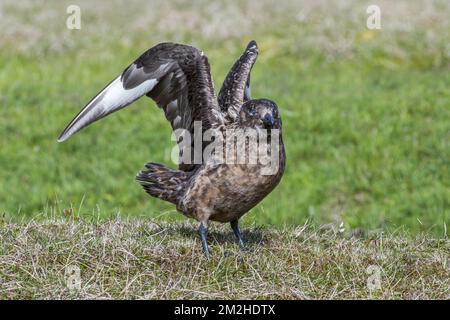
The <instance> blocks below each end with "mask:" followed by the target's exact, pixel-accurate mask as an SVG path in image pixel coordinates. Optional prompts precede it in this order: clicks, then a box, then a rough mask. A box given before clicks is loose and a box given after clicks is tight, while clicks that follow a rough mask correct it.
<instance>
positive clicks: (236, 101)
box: [218, 40, 258, 121]
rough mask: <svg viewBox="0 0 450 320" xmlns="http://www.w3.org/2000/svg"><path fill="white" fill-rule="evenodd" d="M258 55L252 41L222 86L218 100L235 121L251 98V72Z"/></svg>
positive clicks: (224, 110)
mask: <svg viewBox="0 0 450 320" xmlns="http://www.w3.org/2000/svg"><path fill="white" fill-rule="evenodd" d="M257 57H258V46H257V45H256V42H255V41H254V40H253V41H250V43H249V44H248V45H247V48H246V49H245V51H244V53H243V54H242V55H241V57H240V58H239V59H238V60H237V61H236V62H235V63H234V65H233V67H232V68H231V70H230V72H229V73H228V75H227V77H226V78H225V80H224V82H223V84H222V88H221V89H220V92H219V97H218V102H219V106H220V109H221V111H222V112H223V113H226V114H227V116H228V117H229V118H230V119H231V121H233V120H234V119H236V117H237V115H238V112H239V109H240V108H241V106H242V104H243V103H244V102H245V101H247V100H250V99H251V97H250V72H251V70H252V67H253V64H254V63H255V61H256V58H257Z"/></svg>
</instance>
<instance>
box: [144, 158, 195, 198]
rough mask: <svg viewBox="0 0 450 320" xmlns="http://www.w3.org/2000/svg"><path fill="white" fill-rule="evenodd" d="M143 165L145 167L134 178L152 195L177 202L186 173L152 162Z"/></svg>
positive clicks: (185, 180) (186, 178) (186, 177)
mask: <svg viewBox="0 0 450 320" xmlns="http://www.w3.org/2000/svg"><path fill="white" fill-rule="evenodd" d="M145 167H146V169H144V170H142V171H141V172H139V173H138V174H137V175H136V180H137V181H138V182H139V183H140V184H141V186H142V187H143V188H144V190H145V191H146V192H147V193H148V194H149V195H151V196H153V197H157V198H160V199H163V200H166V201H169V202H172V203H174V204H177V202H178V199H179V197H180V196H182V193H183V190H184V186H185V183H186V182H187V180H188V177H189V176H188V174H187V173H186V172H184V171H179V170H172V169H169V168H166V167H164V166H163V165H161V164H159V163H153V162H149V163H147V164H146V165H145Z"/></svg>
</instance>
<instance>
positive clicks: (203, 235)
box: [198, 222, 209, 258]
mask: <svg viewBox="0 0 450 320" xmlns="http://www.w3.org/2000/svg"><path fill="white" fill-rule="evenodd" d="M207 232H208V229H207V228H206V226H205V224H203V222H200V227H199V228H198V233H199V234H200V240H201V241H202V247H203V252H204V253H205V256H206V257H207V258H209V248H208V241H207V240H206V233H207Z"/></svg>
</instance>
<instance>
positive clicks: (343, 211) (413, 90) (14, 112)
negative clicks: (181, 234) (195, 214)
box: [0, 0, 450, 237]
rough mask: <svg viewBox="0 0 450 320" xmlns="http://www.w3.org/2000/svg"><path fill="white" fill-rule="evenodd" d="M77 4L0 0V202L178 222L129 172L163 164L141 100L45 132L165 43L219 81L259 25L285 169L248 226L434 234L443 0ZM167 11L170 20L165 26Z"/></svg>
mask: <svg viewBox="0 0 450 320" xmlns="http://www.w3.org/2000/svg"><path fill="white" fill-rule="evenodd" d="M372 2H373V1H371V2H370V3H369V2H366V1H333V2H332V3H330V2H326V1H282V2H280V3H277V4H276V5H274V2H272V1H269V0H264V1H256V0H252V1H245V2H244V1H243V2H238V1H233V2H228V1H227V2H225V1H222V2H215V3H209V1H197V2H194V3H192V4H191V3H189V4H188V3H187V2H184V1H174V2H170V3H168V2H166V1H162V0H161V1H151V2H147V1H135V2H133V3H128V2H124V1H113V2H108V3H101V2H95V3H92V2H90V1H84V0H83V1H76V3H77V4H79V5H80V7H81V10H82V11H81V12H82V29H81V30H68V29H67V28H65V21H66V18H67V14H66V7H67V5H68V4H72V3H74V1H21V2H20V3H19V2H17V1H8V0H5V1H2V2H1V3H0V27H1V30H2V33H1V35H0V47H1V50H0V65H1V66H2V68H1V69H0V103H1V108H0V146H1V149H0V181H2V183H1V184H0V213H4V215H6V216H7V217H8V218H10V219H12V220H14V221H17V220H20V219H22V218H26V219H29V218H31V217H34V218H36V217H39V216H40V214H41V213H44V215H43V216H46V215H48V214H54V215H56V216H61V215H62V212H63V210H64V209H65V208H70V207H73V211H76V212H80V213H81V214H82V215H83V216H90V215H93V216H97V215H100V216H101V217H102V218H108V217H109V216H116V215H117V214H120V215H122V216H134V217H155V216H159V215H164V216H165V217H166V218H167V219H178V218H177V217H178V215H177V213H175V211H174V208H173V207H172V206H170V205H168V204H165V203H163V202H161V201H158V200H155V199H150V198H148V197H147V195H146V194H145V193H144V192H143V191H142V190H141V188H140V187H139V186H138V185H137V183H135V182H134V181H133V177H134V175H135V174H136V172H138V171H139V170H140V168H141V167H142V165H143V164H144V163H145V162H147V161H156V162H163V163H166V164H170V161H169V152H170V149H171V144H170V130H169V125H168V124H167V123H166V122H165V120H164V118H163V115H162V114H161V112H159V111H158V110H157V109H156V108H155V106H154V104H153V102H151V101H150V100H145V99H144V100H142V101H138V102H137V103H135V105H133V106H132V107H130V108H129V109H126V110H124V111H122V112H120V113H118V114H115V115H112V116H111V117H109V118H108V119H105V120H104V121H102V122H100V123H96V124H95V125H93V126H92V127H90V128H88V129H86V130H85V131H83V132H81V133H80V134H79V135H77V136H75V137H74V138H73V139H71V140H69V141H68V142H67V143H64V144H57V143H56V137H57V136H58V134H59V133H60V131H61V130H62V129H63V128H64V126H65V125H66V124H67V123H68V121H70V119H71V118H72V117H73V116H74V115H75V114H76V113H77V112H78V111H79V110H80V108H82V107H83V105H84V104H85V103H86V102H87V101H89V100H90V98H91V97H92V96H93V95H95V94H96V93H97V92H98V90H99V89H101V88H102V87H103V86H104V85H105V84H106V83H107V82H108V81H109V80H111V79H112V78H114V77H115V76H116V75H117V74H119V73H120V72H121V71H122V69H123V68H124V67H125V66H126V65H127V64H128V63H129V62H130V61H132V60H133V59H134V58H135V57H136V56H138V55H139V54H140V53H141V52H143V51H144V50H146V49H147V48H148V47H150V46H153V45H155V44H156V43H158V42H161V41H178V42H184V43H190V44H193V45H195V46H198V47H200V48H202V49H203V50H204V51H205V52H206V53H207V54H208V56H209V57H210V62H211V64H212V68H213V74H214V78H215V83H216V87H220V84H221V80H222V79H223V77H224V76H225V74H226V72H227V71H228V69H229V67H230V66H231V64H232V63H233V61H234V59H235V58H236V57H237V56H238V55H239V54H240V52H241V50H242V49H243V47H245V45H246V43H247V41H248V40H250V39H252V38H255V39H256V40H257V41H258V43H259V46H260V52H261V54H260V58H259V60H258V62H257V64H256V66H255V68H254V72H253V74H252V82H253V88H252V91H253V95H254V96H255V97H267V98H270V99H272V100H274V101H276V102H277V103H278V105H279V106H280V108H281V113H282V117H283V124H284V137H285V143H286V148H287V155H288V164H287V171H286V174H285V177H284V179H283V181H282V182H281V184H280V186H279V187H278V188H277V189H276V190H275V191H274V192H273V193H272V194H271V195H270V196H269V197H268V198H267V199H266V200H265V201H264V202H263V203H262V204H261V205H259V206H258V207H257V208H255V209H254V210H252V212H251V213H250V214H249V215H247V216H246V217H245V218H244V219H245V221H246V223H247V224H254V223H256V224H275V225H284V224H296V225H298V224H303V223H304V222H305V221H306V220H308V221H309V223H312V224H313V225H316V226H317V225H319V224H323V223H331V224H334V225H335V226H338V225H340V224H341V223H343V224H344V227H345V228H346V229H353V230H356V229H363V230H372V231H381V230H385V231H386V230H389V231H392V230H395V229H396V228H399V227H403V228H405V229H407V230H408V231H409V232H412V233H419V232H427V233H429V234H431V235H433V236H435V237H443V236H446V233H447V231H446V230H447V226H448V224H449V221H450V184H449V181H450V162H449V159H450V146H449V141H450V139H449V138H450V137H449V132H450V109H449V106H448V104H449V101H450V91H449V89H448V88H449V87H450V72H449V70H450V68H449V66H450V48H449V43H450V27H449V20H448V15H449V14H450V6H449V3H448V2H447V1H395V2H393V1H379V5H380V7H381V10H382V29H381V30H368V29H367V28H366V24H365V23H366V18H367V15H366V13H365V10H366V8H367V6H368V5H369V4H372ZM174 21H176V23H174Z"/></svg>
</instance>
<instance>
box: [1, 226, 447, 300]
mask: <svg viewBox="0 0 450 320" xmlns="http://www.w3.org/2000/svg"><path fill="white" fill-rule="evenodd" d="M0 226H1V228H0V299H17V298H20V299H25V298H26V299H30V298H31V299H38V298H41V299H64V298H119V299H122V298H132V299H142V298H144V299H161V298H162V299H166V298H175V299H181V298H188V299H193V298H200V299H205V298H209V299H216V298H225V299H230V298H241V299H267V298H273V299H318V298H330V299H349V298H357V299H366V298H383V299H399V298H403V299H431V298H435V299H450V291H449V288H450V269H449V263H450V260H449V256H448V252H449V250H450V246H449V242H448V241H445V240H431V239H430V238H429V237H428V236H426V235H419V236H417V237H415V238H414V239H409V238H405V237H404V236H403V235H402V234H395V235H394V234H377V235H367V236H364V237H361V236H360V235H351V234H349V233H347V232H340V231H339V230H335V229H333V228H321V229H315V228H313V227H311V226H308V225H304V226H301V227H297V228H293V227H290V228H284V229H279V228H261V227H256V228H255V227H248V228H246V229H245V230H244V236H245V238H246V241H247V244H248V247H249V250H248V252H244V253H243V252H240V251H239V249H238V246H237V244H236V242H235V239H234V236H233V235H232V233H231V232H230V230H228V228H223V227H219V226H217V225H215V226H214V227H213V229H212V231H211V233H210V235H209V241H210V245H211V249H212V258H211V259H210V260H209V261H208V260H206V258H205V257H204V256H203V253H202V252H201V248H200V242H199V240H198V239H197V232H196V226H194V225H192V224H187V223H167V222H163V221H160V220H151V221H149V220H145V221H144V220H138V219H132V220H130V221H121V220H115V221H108V222H104V223H95V222H94V223H93V222H83V221H74V220H71V219H66V220H61V219H58V220H54V219H49V220H47V221H46V222H45V223H37V222H29V223H26V224H9V223H2V224H1V225H0ZM78 272H79V273H78ZM77 274H79V277H78V275H77Z"/></svg>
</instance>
